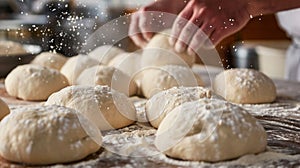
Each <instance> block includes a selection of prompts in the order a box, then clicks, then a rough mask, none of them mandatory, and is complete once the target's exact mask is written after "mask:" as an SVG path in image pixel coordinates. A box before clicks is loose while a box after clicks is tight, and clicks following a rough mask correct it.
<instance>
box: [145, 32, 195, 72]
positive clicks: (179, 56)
mask: <svg viewBox="0 0 300 168" xmlns="http://www.w3.org/2000/svg"><path fill="white" fill-rule="evenodd" d="M170 32H171V30H169V29H168V30H166V31H164V32H161V33H158V34H156V35H155V36H154V37H153V38H152V39H151V40H150V42H149V43H148V45H147V46H146V48H144V51H143V55H142V59H141V65H142V67H147V66H164V65H182V66H190V67H191V66H192V65H193V64H194V63H195V56H191V55H188V54H187V53H177V52H176V51H175V50H174V47H173V46H171V45H170V43H169V40H168V39H169V36H170V35H169V34H170Z"/></svg>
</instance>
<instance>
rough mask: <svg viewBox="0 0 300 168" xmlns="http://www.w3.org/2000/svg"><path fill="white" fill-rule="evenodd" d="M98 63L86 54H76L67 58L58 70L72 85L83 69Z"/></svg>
mask: <svg viewBox="0 0 300 168" xmlns="http://www.w3.org/2000/svg"><path fill="white" fill-rule="evenodd" d="M98 64H99V62H98V61H96V60H94V59H92V58H90V57H88V56H86V55H77V56H74V57H71V58H70V59H68V61H67V62H66V63H65V64H64V66H63V67H62V68H61V70H60V72H61V73H62V74H64V75H65V76H66V77H67V79H68V81H69V83H70V85H74V84H75V82H76V80H77V78H78V76H79V75H80V74H81V72H82V71H83V70H85V69H86V68H90V67H92V66H95V65H98Z"/></svg>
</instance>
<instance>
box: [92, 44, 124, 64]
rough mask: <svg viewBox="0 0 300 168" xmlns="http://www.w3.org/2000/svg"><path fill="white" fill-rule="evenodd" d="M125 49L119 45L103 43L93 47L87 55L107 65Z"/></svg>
mask: <svg viewBox="0 0 300 168" xmlns="http://www.w3.org/2000/svg"><path fill="white" fill-rule="evenodd" d="M124 52H125V51H124V50H122V49H121V48H119V47H115V46H112V45H103V46H100V47H97V48H95V49H94V50H93V51H91V52H90V53H89V54H88V56H90V57H91V58H93V59H95V60H97V61H98V62H100V63H101V64H104V65H108V63H109V62H110V61H111V60H112V59H113V58H115V57H116V56H117V55H119V54H122V53H124Z"/></svg>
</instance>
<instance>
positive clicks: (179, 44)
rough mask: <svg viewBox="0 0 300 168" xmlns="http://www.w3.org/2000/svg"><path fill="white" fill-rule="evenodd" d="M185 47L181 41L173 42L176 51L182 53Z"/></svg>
mask: <svg viewBox="0 0 300 168" xmlns="http://www.w3.org/2000/svg"><path fill="white" fill-rule="evenodd" d="M185 49H186V47H185V45H184V44H183V43H182V42H177V43H176V44H175V51H176V52H178V53H182V52H184V50H185Z"/></svg>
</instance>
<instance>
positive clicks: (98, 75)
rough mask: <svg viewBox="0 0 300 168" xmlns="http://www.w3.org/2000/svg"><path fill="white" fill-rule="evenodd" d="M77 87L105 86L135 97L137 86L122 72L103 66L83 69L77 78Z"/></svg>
mask: <svg viewBox="0 0 300 168" xmlns="http://www.w3.org/2000/svg"><path fill="white" fill-rule="evenodd" d="M75 84H77V85H86V86H95V85H107V86H109V87H111V88H113V89H115V90H117V91H119V92H121V93H124V94H126V95H127V96H132V95H135V94H136V92H137V85H136V83H135V81H134V80H133V79H131V78H130V76H128V75H127V74H125V73H124V72H123V71H121V70H119V69H116V68H114V67H109V66H105V65H96V66H93V67H91V68H87V69H85V70H84V71H83V72H82V73H81V74H80V75H79V77H78V78H77V80H76V83H75Z"/></svg>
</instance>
